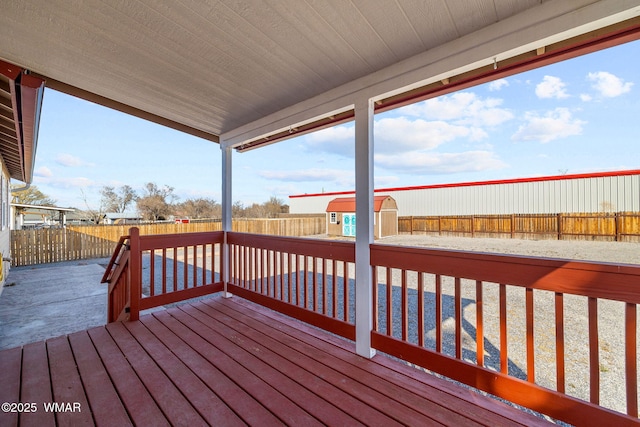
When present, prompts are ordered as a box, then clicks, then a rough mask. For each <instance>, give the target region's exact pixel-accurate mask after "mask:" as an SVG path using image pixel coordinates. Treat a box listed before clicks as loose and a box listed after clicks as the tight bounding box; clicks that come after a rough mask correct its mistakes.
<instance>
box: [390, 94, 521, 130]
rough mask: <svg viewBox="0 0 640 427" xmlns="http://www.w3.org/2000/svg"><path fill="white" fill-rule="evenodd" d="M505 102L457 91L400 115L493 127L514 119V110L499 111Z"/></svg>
mask: <svg viewBox="0 0 640 427" xmlns="http://www.w3.org/2000/svg"><path fill="white" fill-rule="evenodd" d="M502 102H503V101H502V99H499V98H485V99H483V98H481V97H479V96H478V95H476V94H475V93H473V92H457V93H454V94H452V95H447V96H441V97H438V98H432V99H428V100H426V101H423V102H419V103H417V104H412V105H409V106H406V107H403V108H400V109H399V110H398V113H399V114H403V115H408V116H415V117H419V118H421V119H424V120H448V121H452V123H453V124H456V125H471V126H476V127H493V126H498V125H500V124H502V123H504V122H506V121H508V120H511V119H512V118H513V113H512V112H511V111H509V110H508V109H505V108H500V106H501V105H502Z"/></svg>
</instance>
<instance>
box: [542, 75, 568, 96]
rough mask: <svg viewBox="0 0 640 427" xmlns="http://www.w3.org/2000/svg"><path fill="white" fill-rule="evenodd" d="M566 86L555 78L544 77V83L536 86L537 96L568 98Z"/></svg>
mask: <svg viewBox="0 0 640 427" xmlns="http://www.w3.org/2000/svg"><path fill="white" fill-rule="evenodd" d="M565 86H566V84H565V83H564V82H563V81H562V80H561V79H560V78H559V77H554V76H544V78H543V79H542V82H540V83H538V84H537V85H536V95H537V96H538V98H556V99H562V98H568V97H569V94H568V93H567V92H566V90H565Z"/></svg>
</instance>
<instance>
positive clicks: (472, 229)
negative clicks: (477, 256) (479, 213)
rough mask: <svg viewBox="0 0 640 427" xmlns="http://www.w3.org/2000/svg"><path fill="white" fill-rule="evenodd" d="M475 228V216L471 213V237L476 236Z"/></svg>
mask: <svg viewBox="0 0 640 427" xmlns="http://www.w3.org/2000/svg"><path fill="white" fill-rule="evenodd" d="M475 228H476V224H475V216H474V215H471V237H476V232H475Z"/></svg>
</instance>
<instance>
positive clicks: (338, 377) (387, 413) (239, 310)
mask: <svg viewBox="0 0 640 427" xmlns="http://www.w3.org/2000/svg"><path fill="white" fill-rule="evenodd" d="M353 347H354V346H353V343H351V342H348V341H345V340H342V339H340V338H337V337H335V336H331V335H329V334H326V333H325V332H323V331H319V330H317V329H315V328H312V327H310V326H308V325H306V324H303V323H300V322H297V321H295V320H292V319H290V318H288V317H286V316H283V315H281V314H279V313H275V312H272V311H270V310H267V309H265V308H263V307H260V306H257V305H255V304H252V303H250V302H248V301H245V300H242V299H240V298H238V297H234V298H232V299H223V298H221V297H213V298H211V299H207V300H204V301H201V302H197V303H188V304H183V305H181V306H179V307H174V308H171V309H168V310H164V311H159V312H156V313H153V314H149V315H146V316H143V317H142V318H141V319H140V321H137V322H127V323H112V324H110V325H107V326H105V327H97V328H92V329H90V330H88V331H81V332H76V333H74V334H71V335H69V336H63V337H59V338H54V339H50V340H48V341H46V342H39V343H33V344H28V345H26V346H24V347H23V348H22V349H20V348H16V349H10V350H3V351H1V352H0V363H2V367H3V368H5V367H7V368H10V369H9V370H3V372H1V373H0V380H2V384H3V387H2V390H1V391H0V397H2V398H4V399H7V401H17V400H16V399H20V401H23V402H24V401H26V400H25V398H28V399H30V400H29V401H35V402H39V405H40V406H39V409H40V410H39V411H38V412H37V413H35V414H22V416H21V417H16V416H15V414H6V413H3V414H0V424H1V425H3V426H4V425H7V426H12V425H92V424H94V423H95V424H97V425H108V424H111V425H114V424H117V425H131V424H134V425H154V426H155V425H169V424H172V425H188V426H189V427H194V426H199V425H207V424H209V425H211V424H215V425H243V424H248V425H261V426H263V425H266V426H275V425H305V426H312V425H359V424H361V425H384V426H389V425H394V424H396V425H397V424H408V425H465V426H477V425H487V426H497V425H505V426H506V425H514V426H517V425H542V424H547V423H546V421H545V420H543V419H540V418H535V417H533V416H532V415H530V414H527V413H524V412H521V411H519V410H518V409H515V408H512V407H510V406H508V405H506V404H504V403H502V402H499V401H495V400H493V399H490V398H488V397H485V396H481V395H479V394H477V393H475V392H473V391H471V390H469V389H466V388H463V387H460V386H458V385H456V384H453V383H450V382H447V381H444V380H441V379H439V378H436V377H433V376H431V375H429V374H427V373H424V372H421V371H418V370H415V369H413V368H411V367H409V366H406V365H403V364H401V363H399V362H397V361H395V360H392V359H389V358H387V357H385V356H383V355H377V356H375V357H374V358H373V359H371V360H368V359H364V358H361V357H359V356H357V355H355V354H354V353H353ZM5 385H6V387H5ZM43 385H44V386H43ZM52 390H53V395H52ZM47 393H48V394H47ZM60 399H63V401H69V402H75V401H78V402H81V405H82V408H83V412H82V413H81V414H78V413H58V414H55V417H54V414H52V413H50V412H47V413H45V412H44V411H43V410H42V404H43V402H51V401H53V400H55V401H60ZM85 409H86V410H85Z"/></svg>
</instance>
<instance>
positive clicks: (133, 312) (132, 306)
mask: <svg viewBox="0 0 640 427" xmlns="http://www.w3.org/2000/svg"><path fill="white" fill-rule="evenodd" d="M129 236H130V237H129V245H130V246H129V251H130V257H129V320H138V319H139V317H140V295H141V294H142V265H141V264H142V253H141V252H140V230H139V229H138V227H131V228H130V229H129ZM151 262H153V260H151Z"/></svg>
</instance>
